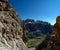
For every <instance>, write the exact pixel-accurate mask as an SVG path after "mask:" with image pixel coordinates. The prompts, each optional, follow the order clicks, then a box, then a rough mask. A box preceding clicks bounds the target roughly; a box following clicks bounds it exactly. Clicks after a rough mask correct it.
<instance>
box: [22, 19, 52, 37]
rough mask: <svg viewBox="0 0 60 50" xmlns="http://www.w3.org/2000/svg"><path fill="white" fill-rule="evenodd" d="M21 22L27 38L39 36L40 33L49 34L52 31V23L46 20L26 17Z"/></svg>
mask: <svg viewBox="0 0 60 50" xmlns="http://www.w3.org/2000/svg"><path fill="white" fill-rule="evenodd" d="M23 22H24V24H25V27H26V29H27V36H28V37H29V38H35V37H39V36H40V35H41V34H45V35H49V34H50V33H51V32H52V25H51V24H50V23H48V22H44V21H40V20H36V21H35V20H33V19H26V20H23Z"/></svg>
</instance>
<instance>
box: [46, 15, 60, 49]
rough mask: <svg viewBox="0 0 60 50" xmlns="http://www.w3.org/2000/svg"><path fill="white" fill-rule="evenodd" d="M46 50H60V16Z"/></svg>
mask: <svg viewBox="0 0 60 50" xmlns="http://www.w3.org/2000/svg"><path fill="white" fill-rule="evenodd" d="M45 50H60V16H58V17H57V19H56V23H55V25H54V26H53V32H52V35H51V36H50V40H49V41H48V44H47V47H46V48H45Z"/></svg>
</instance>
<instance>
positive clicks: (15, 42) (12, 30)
mask: <svg viewBox="0 0 60 50" xmlns="http://www.w3.org/2000/svg"><path fill="white" fill-rule="evenodd" d="M22 39H23V40H22ZM23 41H24V42H25V43H26V41H27V39H26V35H25V28H24V25H23V23H22V21H21V19H19V16H18V14H17V12H16V11H15V10H14V9H13V8H12V6H11V5H9V3H8V0H0V50H27V47H26V45H25V43H24V42H23Z"/></svg>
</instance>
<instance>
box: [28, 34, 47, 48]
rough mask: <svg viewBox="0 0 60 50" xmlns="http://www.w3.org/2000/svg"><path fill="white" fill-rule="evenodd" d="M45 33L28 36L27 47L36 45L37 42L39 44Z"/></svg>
mask: <svg viewBox="0 0 60 50" xmlns="http://www.w3.org/2000/svg"><path fill="white" fill-rule="evenodd" d="M45 37H46V36H45V35H41V36H40V37H39V38H31V39H30V38H29V39H28V43H27V45H28V48H32V47H33V48H35V47H36V46H38V45H39V44H41V43H42V42H43V40H44V39H45Z"/></svg>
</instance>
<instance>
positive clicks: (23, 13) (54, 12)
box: [9, 0, 60, 25]
mask: <svg viewBox="0 0 60 50" xmlns="http://www.w3.org/2000/svg"><path fill="white" fill-rule="evenodd" d="M9 2H10V4H12V6H13V7H14V8H15V9H16V11H17V12H18V13H19V15H20V17H21V18H22V19H34V20H42V21H47V22H49V23H51V24H52V25H53V24H54V23H55V20H56V17H57V16H58V15H60V0H9Z"/></svg>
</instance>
